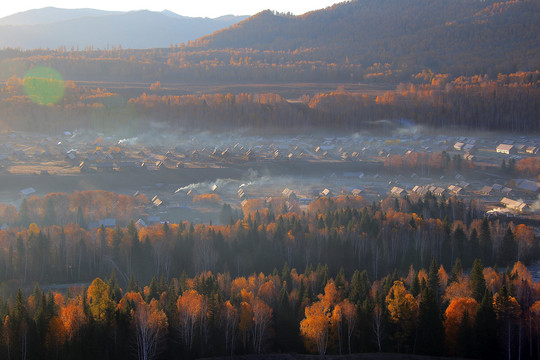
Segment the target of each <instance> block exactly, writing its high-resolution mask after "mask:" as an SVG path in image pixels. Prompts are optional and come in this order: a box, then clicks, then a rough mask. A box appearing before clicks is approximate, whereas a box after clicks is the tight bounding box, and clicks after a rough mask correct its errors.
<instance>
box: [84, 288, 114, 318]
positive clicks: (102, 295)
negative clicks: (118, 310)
mask: <svg viewBox="0 0 540 360" xmlns="http://www.w3.org/2000/svg"><path fill="white" fill-rule="evenodd" d="M87 300H88V304H89V306H90V311H91V313H92V316H93V317H94V319H95V320H96V321H105V319H106V318H107V317H108V316H109V315H110V314H109V312H110V310H111V307H112V301H111V299H110V298H109V285H107V284H106V283H105V282H104V281H103V280H101V279H100V278H96V279H94V281H92V284H90V286H89V287H88V293H87Z"/></svg>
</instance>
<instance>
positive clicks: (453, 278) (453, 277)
mask: <svg viewBox="0 0 540 360" xmlns="http://www.w3.org/2000/svg"><path fill="white" fill-rule="evenodd" d="M462 275H463V266H462V265H461V260H460V259H459V258H457V259H456V262H455V263H454V267H453V268H452V271H451V272H450V279H449V281H448V284H450V283H453V282H457V281H458V280H459V278H460V277H461V276H462Z"/></svg>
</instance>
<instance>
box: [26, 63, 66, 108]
mask: <svg viewBox="0 0 540 360" xmlns="http://www.w3.org/2000/svg"><path fill="white" fill-rule="evenodd" d="M23 86H24V92H25V93H26V95H27V96H28V97H29V98H30V100H32V101H33V102H35V103H37V104H41V105H52V104H56V103H58V102H59V101H60V100H62V98H63V97H64V90H65V85H64V79H63V78H62V75H60V73H59V72H58V71H56V70H54V69H51V68H49V67H45V66H38V67H35V68H33V69H31V70H30V71H28V72H27V73H26V74H25V75H24V79H23Z"/></svg>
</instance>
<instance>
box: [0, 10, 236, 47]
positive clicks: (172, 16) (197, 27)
mask: <svg viewBox="0 0 540 360" xmlns="http://www.w3.org/2000/svg"><path fill="white" fill-rule="evenodd" d="M245 18H247V16H232V15H226V16H222V17H218V18H215V19H210V18H193V17H186V16H181V15H178V14H176V13H173V12H172V11H170V10H165V11H162V12H155V11H149V10H135V11H129V12H108V11H103V10H95V9H75V10H70V9H59V8H42V9H36V10H30V11H27V12H24V13H17V14H14V15H11V16H8V17H5V18H2V19H0V47H4V48H7V47H12V48H21V49H34V48H50V49H54V48H58V47H68V48H69V47H73V48H86V47H92V48H100V49H105V48H108V47H109V46H120V47H123V48H134V49H146V48H163V47H169V46H170V45H172V44H180V43H187V42H188V41H192V40H195V39H197V38H199V37H201V36H203V35H206V34H209V33H212V32H214V31H216V30H219V29H222V28H226V27H228V26H230V25H232V24H234V23H236V22H238V21H242V20H244V19H245ZM36 19H41V20H39V21H38V20H36ZM43 19H49V20H43ZM17 24H18V25H17Z"/></svg>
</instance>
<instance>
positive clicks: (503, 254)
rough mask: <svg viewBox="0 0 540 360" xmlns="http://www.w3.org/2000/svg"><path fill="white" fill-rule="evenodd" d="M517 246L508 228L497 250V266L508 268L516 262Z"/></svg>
mask: <svg viewBox="0 0 540 360" xmlns="http://www.w3.org/2000/svg"><path fill="white" fill-rule="evenodd" d="M517 253H518V246H517V243H516V240H515V238H514V233H513V232H512V229H510V226H508V228H507V229H506V233H505V234H504V237H503V241H502V244H501V247H500V249H499V256H498V259H497V264H499V265H501V266H510V265H512V264H513V263H514V262H515V261H516V260H517Z"/></svg>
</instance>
